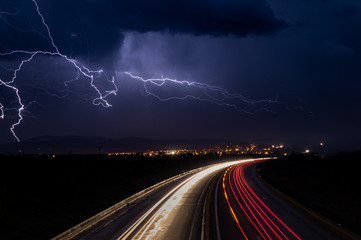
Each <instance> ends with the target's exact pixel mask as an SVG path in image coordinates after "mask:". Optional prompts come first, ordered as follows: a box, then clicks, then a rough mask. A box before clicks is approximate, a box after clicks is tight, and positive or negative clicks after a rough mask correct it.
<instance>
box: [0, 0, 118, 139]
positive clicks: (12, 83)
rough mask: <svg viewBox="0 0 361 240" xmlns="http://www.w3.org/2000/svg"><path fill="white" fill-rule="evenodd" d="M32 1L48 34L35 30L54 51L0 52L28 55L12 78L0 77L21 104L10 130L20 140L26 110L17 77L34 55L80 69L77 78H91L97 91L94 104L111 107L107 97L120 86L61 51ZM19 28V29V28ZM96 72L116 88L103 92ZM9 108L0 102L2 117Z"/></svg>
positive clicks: (11, 14) (113, 80)
mask: <svg viewBox="0 0 361 240" xmlns="http://www.w3.org/2000/svg"><path fill="white" fill-rule="evenodd" d="M32 2H33V3H34V6H35V9H36V11H37V14H38V15H39V17H40V19H41V21H42V24H43V26H44V27H45V29H46V33H47V35H46V36H45V35H44V34H41V33H39V32H38V31H35V32H37V33H39V34H40V35H41V36H43V37H45V38H46V39H47V40H48V41H49V42H50V44H51V46H52V48H53V50H52V51H25V50H21V49H20V50H14V51H10V52H6V53H0V56H13V55H24V56H27V57H26V58H25V59H24V60H22V61H21V62H20V64H19V65H18V67H17V68H16V69H15V70H14V72H13V76H12V78H11V79H10V80H8V81H4V80H2V79H0V86H4V87H6V88H7V89H9V90H11V91H13V92H15V94H16V97H17V104H18V105H19V107H18V108H17V118H18V120H17V121H15V122H14V123H13V124H12V125H11V127H10V131H11V132H12V134H13V136H14V138H15V139H16V140H17V141H19V142H20V139H19V138H18V136H17V135H16V133H15V128H16V126H18V125H19V124H20V123H21V122H22V121H23V111H24V110H25V105H24V104H23V102H22V99H21V96H20V94H19V89H18V88H17V87H16V79H17V75H18V73H19V72H20V71H21V70H22V68H23V66H24V65H25V64H27V63H29V62H31V61H32V60H33V59H34V57H36V56H38V55H46V56H57V57H60V58H62V59H64V60H65V61H67V62H69V63H70V64H71V65H72V66H73V67H74V68H75V69H77V71H78V77H77V79H78V78H79V76H80V75H82V76H84V77H86V78H88V79H90V86H91V87H92V88H93V89H94V90H95V91H96V93H97V97H96V98H94V99H93V104H94V105H102V106H103V107H111V104H110V103H109V102H108V101H107V100H106V98H107V97H108V96H109V95H116V94H117V92H118V88H117V86H116V84H115V78H114V77H112V78H111V80H109V79H108V77H107V75H105V74H104V73H103V70H90V69H89V68H87V67H86V66H84V65H82V64H81V63H79V62H78V61H76V60H75V59H72V58H69V57H68V56H66V55H65V54H63V53H61V52H60V51H59V48H58V47H57V45H56V44H55V41H54V39H53V36H52V34H51V31H50V28H49V26H48V24H47V23H46V21H45V18H44V16H43V15H42V13H41V11H40V9H39V6H38V3H37V2H36V0H32ZM0 14H5V15H10V16H16V15H17V14H18V11H17V12H16V13H7V12H0ZM1 19H3V18H1ZM5 23H8V22H5ZM14 28H15V27H14ZM15 29H17V28H15ZM17 30H19V29H17ZM95 74H97V75H101V74H104V76H105V78H106V80H107V81H109V82H110V83H111V84H112V85H113V87H114V89H113V90H109V91H105V94H103V93H102V92H101V91H100V90H99V88H98V87H97V86H96V85H95V83H94V76H95ZM68 83H69V81H66V82H64V85H65V86H66V87H67V86H68ZM8 110H10V109H9V108H5V107H4V105H3V104H2V103H0V114H1V115H0V118H1V119H4V118H5V112H6V111H8Z"/></svg>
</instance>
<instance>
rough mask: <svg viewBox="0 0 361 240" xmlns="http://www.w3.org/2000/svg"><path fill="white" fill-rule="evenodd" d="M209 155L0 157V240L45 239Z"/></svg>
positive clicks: (200, 162)
mask: <svg viewBox="0 0 361 240" xmlns="http://www.w3.org/2000/svg"><path fill="white" fill-rule="evenodd" d="M230 158H232V156H226V157H223V158H220V157H216V156H214V155H206V156H190V155H188V156H173V157H155V158H148V157H143V156H122V157H118V156H106V155H63V156H56V157H53V156H44V155H43V156H37V155H32V156H1V155H0V191H1V192H0V226H1V233H0V234H1V235H0V236H1V237H0V238H1V239H49V238H51V237H54V236H56V235H58V234H59V233H61V232H63V231H65V230H67V229H68V228H70V227H72V226H74V225H76V224H78V223H79V222H81V221H83V220H85V219H87V218H89V217H91V216H93V215H95V214H96V213H98V212H100V211H102V210H104V209H106V208H107V207H109V206H112V205H113V204H115V203H117V202H119V201H121V200H122V199H124V198H126V197H128V196H130V195H132V194H134V193H136V192H138V191H140V190H142V189H144V188H147V187H148V186H151V185H153V184H155V183H158V182H160V181H162V180H163V179H166V178H169V177H172V176H174V175H176V174H179V173H182V172H184V171H187V170H190V169H194V168H198V167H201V166H205V165H208V164H211V163H216V162H219V161H225V160H227V159H230Z"/></svg>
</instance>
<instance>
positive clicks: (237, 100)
mask: <svg viewBox="0 0 361 240" xmlns="http://www.w3.org/2000/svg"><path fill="white" fill-rule="evenodd" d="M125 74H126V75H128V76H129V77H131V78H132V79H135V80H139V81H141V82H142V83H143V87H144V93H145V95H147V96H153V97H155V98H157V99H158V100H159V101H168V100H184V99H195V100H198V101H206V102H210V103H213V104H216V105H218V106H227V107H231V108H234V109H235V110H237V111H239V112H244V113H248V114H253V113H256V112H258V111H261V110H265V111H270V109H269V108H268V107H269V106H270V105H271V104H275V103H278V102H277V101H274V100H252V99H249V98H246V97H245V96H242V95H240V94H232V93H230V92H229V91H227V90H226V89H224V88H221V87H218V86H212V85H208V84H206V83H200V82H193V81H179V80H176V79H171V78H163V77H162V78H149V79H144V78H142V77H139V76H135V75H133V74H131V73H129V72H125ZM165 84H172V85H175V86H179V87H183V88H185V89H188V90H191V91H192V90H193V91H194V90H196V91H197V92H198V94H187V93H186V94H184V95H183V96H171V97H161V96H160V95H158V94H157V93H155V92H154V91H152V90H150V86H153V87H154V86H155V87H162V86H164V85H165Z"/></svg>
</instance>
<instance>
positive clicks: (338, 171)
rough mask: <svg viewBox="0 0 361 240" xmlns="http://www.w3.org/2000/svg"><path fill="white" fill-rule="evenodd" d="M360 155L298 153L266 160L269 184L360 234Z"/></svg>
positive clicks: (260, 169)
mask: <svg viewBox="0 0 361 240" xmlns="http://www.w3.org/2000/svg"><path fill="white" fill-rule="evenodd" d="M360 162H361V155H360V154H354V155H345V154H343V155H337V156H333V157H325V158H320V157H316V156H311V155H306V156H305V155H296V156H290V157H285V158H282V159H274V160H270V161H266V162H264V163H262V164H261V165H259V166H258V169H257V171H258V172H259V174H260V175H261V176H262V177H263V179H265V180H266V181H267V182H268V183H270V184H271V185H273V186H274V187H276V188H278V189H279V190H280V191H282V192H284V193H285V194H286V195H288V196H290V197H292V198H293V199H295V200H297V201H298V202H300V203H301V204H303V205H305V206H307V207H309V208H311V209H313V210H315V211H316V212H319V213H321V214H322V215H323V216H325V217H327V218H328V219H331V220H332V221H334V222H335V223H337V224H340V226H343V227H346V228H347V229H350V230H351V231H353V232H355V233H357V234H359V235H360V234H361V194H360V192H361V190H360V189H361V171H360V168H359V166H360Z"/></svg>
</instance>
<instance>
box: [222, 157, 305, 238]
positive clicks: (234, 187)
mask: <svg viewBox="0 0 361 240" xmlns="http://www.w3.org/2000/svg"><path fill="white" fill-rule="evenodd" d="M250 164H251V163H241V164H238V165H237V166H234V167H231V168H229V169H228V170H227V171H226V172H225V174H224V176H223V190H224V195H225V197H226V200H227V203H228V206H229V208H230V211H231V213H232V216H233V218H234V219H235V220H236V222H237V225H238V227H239V229H240V230H241V232H242V235H243V236H244V238H245V239H248V238H247V236H246V235H247V229H249V228H251V229H253V230H254V231H253V232H254V233H256V234H257V235H258V236H259V238H260V239H265V240H266V239H269V240H273V239H280V240H283V239H298V240H300V239H301V238H300V237H299V236H298V235H297V234H296V233H295V232H293V231H292V230H291V229H290V228H289V227H288V226H287V225H286V224H285V223H284V222H283V221H282V220H281V219H280V218H279V217H278V216H277V215H276V214H275V213H274V212H273V211H272V210H271V209H270V208H269V207H268V206H267V205H266V204H265V203H264V202H263V201H262V200H261V199H260V197H259V196H257V194H256V193H255V192H254V191H253V190H252V188H251V187H250V185H249V184H248V183H247V181H246V179H245V174H244V172H245V169H246V168H247V167H249V165H250ZM226 178H227V181H226ZM226 183H228V189H230V190H231V191H230V193H229V194H227V187H226ZM230 196H231V197H232V199H233V200H234V201H231V200H230ZM232 203H233V205H234V206H233V207H232ZM237 210H238V211H237ZM237 213H238V216H237ZM241 218H246V219H247V220H248V221H247V222H249V223H250V224H249V227H248V228H245V227H243V226H241V225H242V224H241V223H240V222H239V220H238V219H241ZM245 232H246V233H245Z"/></svg>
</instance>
